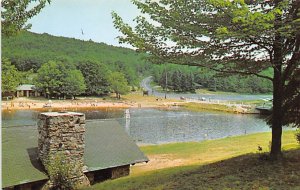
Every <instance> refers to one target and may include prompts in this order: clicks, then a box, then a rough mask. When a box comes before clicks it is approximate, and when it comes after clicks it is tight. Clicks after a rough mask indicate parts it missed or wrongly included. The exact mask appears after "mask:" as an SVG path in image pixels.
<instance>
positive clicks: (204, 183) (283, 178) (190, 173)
mask: <svg viewBox="0 0 300 190" xmlns="http://www.w3.org/2000/svg"><path fill="white" fill-rule="evenodd" d="M259 157H260V154H246V155H242V156H239V157H235V158H231V159H228V160H223V161H219V162H216V163H212V164H208V165H202V166H199V165H198V166H186V167H176V168H171V169H164V170H157V171H154V172H149V173H145V174H144V175H141V176H134V177H126V178H121V179H118V180H114V181H107V182H104V183H102V184H97V185H94V186H93V187H91V189H130V190H139V189H143V190H144V189H180V190H185V189H190V190H194V189H295V190H296V189H300V149H296V150H290V151H286V152H284V158H283V159H282V160H280V161H276V162H274V161H273V162H272V161H267V160H261V159H259Z"/></svg>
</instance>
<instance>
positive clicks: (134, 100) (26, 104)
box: [1, 94, 182, 110]
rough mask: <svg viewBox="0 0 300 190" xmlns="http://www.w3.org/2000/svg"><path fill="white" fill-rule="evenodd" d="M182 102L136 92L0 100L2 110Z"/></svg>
mask: <svg viewBox="0 0 300 190" xmlns="http://www.w3.org/2000/svg"><path fill="white" fill-rule="evenodd" d="M180 103H182V102H177V101H174V100H164V99H157V98H155V97H152V96H147V97H143V96H141V95H137V94H129V95H126V96H124V98H122V99H121V100H117V99H109V100H105V99H103V98H94V97H93V98H89V97H86V98H78V99H75V100H53V99H51V100H47V99H42V98H25V97H20V98H15V99H13V100H9V101H2V102H1V108H2V110H27V109H45V108H52V109H57V110H67V109H69V108H107V107H109V108H130V107H136V108H141V107H148V108H149V107H166V108H168V107H170V106H173V105H178V104H180Z"/></svg>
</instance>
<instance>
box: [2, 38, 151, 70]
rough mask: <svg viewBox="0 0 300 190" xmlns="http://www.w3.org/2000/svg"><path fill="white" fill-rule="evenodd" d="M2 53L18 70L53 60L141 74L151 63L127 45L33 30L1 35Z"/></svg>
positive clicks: (36, 68)
mask: <svg viewBox="0 0 300 190" xmlns="http://www.w3.org/2000/svg"><path fill="white" fill-rule="evenodd" d="M2 57H6V58H8V59H10V61H11V62H12V63H13V64H14V65H15V66H16V67H17V69H18V70H19V71H28V70H30V69H33V70H34V71H37V70H38V69H39V68H40V67H41V65H42V64H43V63H46V62H48V61H50V60H52V61H64V62H69V63H73V64H75V65H78V64H79V63H81V62H86V61H90V62H101V63H103V64H105V65H106V66H108V67H109V68H110V69H111V70H115V69H117V70H118V69H119V70H120V69H123V70H122V72H124V70H128V71H126V72H128V73H130V75H136V74H142V73H143V72H145V71H146V70H147V69H148V67H149V64H146V63H145V61H144V60H143V59H142V56H141V55H140V54H138V53H136V52H135V51H133V50H131V49H128V48H121V47H114V46H110V45H107V44H104V43H96V42H93V41H91V40H90V41H82V40H78V39H73V38H65V37H56V36H51V35H49V34H35V33H31V32H23V33H21V34H20V35H17V36H14V37H9V38H7V39H6V38H2Z"/></svg>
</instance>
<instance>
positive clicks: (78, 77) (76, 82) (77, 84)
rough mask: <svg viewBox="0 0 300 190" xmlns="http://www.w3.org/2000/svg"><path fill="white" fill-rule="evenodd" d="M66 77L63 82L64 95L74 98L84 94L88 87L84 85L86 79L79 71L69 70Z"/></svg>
mask: <svg viewBox="0 0 300 190" xmlns="http://www.w3.org/2000/svg"><path fill="white" fill-rule="evenodd" d="M65 75H66V76H65V77H64V78H63V80H62V83H63V85H62V87H61V93H62V94H65V95H71V96H74V95H79V94H82V93H84V91H85V89H86V85H85V83H84V77H83V75H82V73H81V72H80V71H79V70H75V69H74V70H69V71H67V72H66V73H65Z"/></svg>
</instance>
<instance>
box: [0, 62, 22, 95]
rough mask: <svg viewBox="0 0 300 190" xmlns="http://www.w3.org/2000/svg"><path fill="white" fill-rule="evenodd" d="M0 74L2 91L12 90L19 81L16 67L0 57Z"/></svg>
mask: <svg viewBox="0 0 300 190" xmlns="http://www.w3.org/2000/svg"><path fill="white" fill-rule="evenodd" d="M1 68H2V73H1V74H2V75H1V90H2V92H3V93H9V92H14V91H15V90H16V87H17V86H18V85H19V83H20V76H21V74H20V72H18V71H17V69H16V67H15V66H14V65H12V64H11V62H10V61H9V60H8V59H6V58H3V59H2V64H1Z"/></svg>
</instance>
